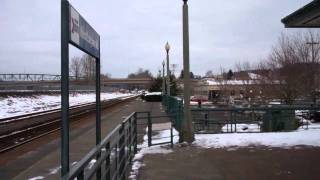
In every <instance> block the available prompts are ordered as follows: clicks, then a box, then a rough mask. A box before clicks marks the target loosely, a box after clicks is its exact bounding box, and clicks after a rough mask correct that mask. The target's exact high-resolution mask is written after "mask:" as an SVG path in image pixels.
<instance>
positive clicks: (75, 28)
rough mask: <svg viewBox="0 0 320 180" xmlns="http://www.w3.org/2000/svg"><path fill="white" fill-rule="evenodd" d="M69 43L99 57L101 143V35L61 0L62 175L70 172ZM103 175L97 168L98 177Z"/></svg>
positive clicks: (97, 116) (97, 72)
mask: <svg viewBox="0 0 320 180" xmlns="http://www.w3.org/2000/svg"><path fill="white" fill-rule="evenodd" d="M69 43H70V44H72V45H74V46H75V47H77V48H78V49H80V50H82V51H83V52H85V53H87V54H89V55H90V56H92V57H94V58H95V59H96V144H99V143H100V141H101V104H100V36H99V34H98V33H97V32H96V31H95V30H94V29H93V28H92V27H91V26H90V25H89V24H88V23H87V22H86V20H85V19H84V18H83V17H82V16H81V15H80V14H79V13H78V12H77V11H76V10H75V9H74V8H73V7H72V6H71V5H70V4H69V2H68V1H67V0H61V117H62V123H61V177H63V176H65V175H66V174H67V173H68V172H69ZM97 156H100V154H98V155H97ZM100 177H101V171H98V173H97V179H100Z"/></svg>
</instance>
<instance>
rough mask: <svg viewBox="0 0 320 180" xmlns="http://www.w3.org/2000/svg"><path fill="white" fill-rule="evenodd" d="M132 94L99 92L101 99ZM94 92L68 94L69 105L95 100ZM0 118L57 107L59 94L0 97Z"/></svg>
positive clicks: (59, 98) (59, 99) (59, 100)
mask: <svg viewBox="0 0 320 180" xmlns="http://www.w3.org/2000/svg"><path fill="white" fill-rule="evenodd" d="M132 95H133V94H124V93H101V100H102V101H105V100H109V99H115V98H121V97H122V98H124V97H128V96H132ZM95 97H96V95H95V93H77V94H70V96H69V101H70V106H76V105H80V104H86V103H92V102H95ZM0 107H1V109H0V118H8V117H14V116H19V115H23V114H29V113H35V112H41V111H47V110H53V109H59V108H60V107H61V96H60V95H35V96H29V97H13V96H12V97H6V98H1V97H0Z"/></svg>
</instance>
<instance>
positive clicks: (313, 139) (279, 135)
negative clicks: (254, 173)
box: [193, 123, 320, 148]
mask: <svg viewBox="0 0 320 180" xmlns="http://www.w3.org/2000/svg"><path fill="white" fill-rule="evenodd" d="M319 128H320V124H318V123H313V124H310V125H309V127H308V129H305V128H299V129H298V130H296V131H293V132H274V133H234V134H206V135H202V134H199V135H196V137H195V139H196V140H195V142H194V143H193V144H194V145H196V146H199V147H203V148H228V147H234V146H237V147H246V146H251V145H254V146H269V147H280V148H290V147H293V146H315V147H320V129H319Z"/></svg>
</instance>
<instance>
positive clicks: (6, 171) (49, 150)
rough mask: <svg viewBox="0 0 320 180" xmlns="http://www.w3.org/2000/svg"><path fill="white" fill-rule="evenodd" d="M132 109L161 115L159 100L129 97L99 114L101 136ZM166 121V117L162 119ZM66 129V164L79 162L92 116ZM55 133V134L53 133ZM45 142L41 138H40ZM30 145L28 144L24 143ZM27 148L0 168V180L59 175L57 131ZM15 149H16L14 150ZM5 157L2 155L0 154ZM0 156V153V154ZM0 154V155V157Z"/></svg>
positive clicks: (91, 140) (91, 134) (89, 139)
mask: <svg viewBox="0 0 320 180" xmlns="http://www.w3.org/2000/svg"><path fill="white" fill-rule="evenodd" d="M135 111H150V112H151V114H152V115H153V116H160V115H165V112H164V111H163V109H162V106H161V103H159V102H145V101H143V100H141V99H136V100H133V101H131V102H129V103H126V104H124V105H122V106H119V107H117V108H115V109H112V110H111V111H110V110H109V111H108V110H106V111H103V113H102V137H105V136H106V135H107V134H108V133H109V132H110V131H112V130H113V129H114V127H116V126H117V125H118V124H119V123H121V122H122V121H123V119H124V118H125V117H127V116H128V115H130V114H131V113H132V112H135ZM165 121H167V120H165ZM74 128H75V127H74V126H71V129H73V130H71V132H70V163H71V164H72V163H75V162H77V161H79V160H80V159H81V158H82V157H83V156H84V155H86V153H88V152H89V151H90V149H92V148H93V147H94V144H95V124H94V116H92V117H91V123H89V124H87V125H86V126H84V127H80V128H77V129H74ZM57 134H58V133H57ZM42 141H45V139H42ZM28 145H29V146H32V143H29V144H28ZM29 149H31V150H30V151H29V152H26V153H24V154H22V155H21V156H19V157H17V158H15V159H14V160H12V161H10V162H9V163H7V164H5V165H2V166H1V167H0V177H1V179H17V180H20V179H29V178H35V177H39V178H40V177H44V178H45V179H59V177H60V175H59V173H60V169H59V165H60V140H59V134H58V135H56V137H55V138H53V139H52V140H50V141H48V142H46V143H45V144H43V145H41V146H39V147H36V148H34V149H32V148H29ZM16 151H19V149H16ZM3 155H4V156H5V154H3ZM1 156H2V155H1ZM1 156H0V157H1Z"/></svg>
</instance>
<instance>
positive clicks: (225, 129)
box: [222, 124, 260, 132]
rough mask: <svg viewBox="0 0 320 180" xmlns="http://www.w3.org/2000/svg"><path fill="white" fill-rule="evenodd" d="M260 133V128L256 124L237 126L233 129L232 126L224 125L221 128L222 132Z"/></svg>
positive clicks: (233, 126)
mask: <svg viewBox="0 0 320 180" xmlns="http://www.w3.org/2000/svg"><path fill="white" fill-rule="evenodd" d="M231 127H232V131H233V132H235V131H236V132H260V126H259V125H258V124H237V125H236V127H237V129H235V125H234V124H226V125H224V126H223V127H222V132H231Z"/></svg>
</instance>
